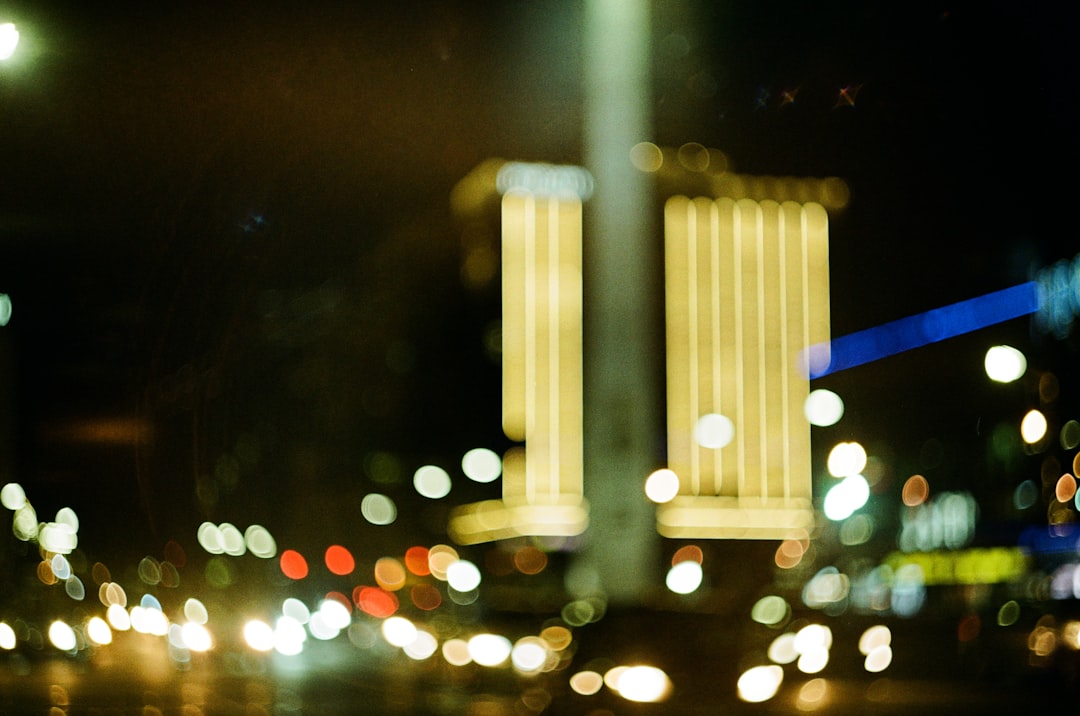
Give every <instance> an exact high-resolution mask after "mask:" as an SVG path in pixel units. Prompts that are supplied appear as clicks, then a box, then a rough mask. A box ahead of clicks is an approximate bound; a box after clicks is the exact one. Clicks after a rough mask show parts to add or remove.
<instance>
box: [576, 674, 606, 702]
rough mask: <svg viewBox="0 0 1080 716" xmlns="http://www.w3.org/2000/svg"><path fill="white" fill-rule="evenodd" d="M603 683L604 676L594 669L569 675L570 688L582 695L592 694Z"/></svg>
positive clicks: (598, 689)
mask: <svg viewBox="0 0 1080 716" xmlns="http://www.w3.org/2000/svg"><path fill="white" fill-rule="evenodd" d="M603 685H604V677H603V676H601V675H600V674H599V673H597V672H595V671H579V672H577V673H576V674H574V675H573V676H571V677H570V688H571V689H573V690H574V691H575V692H577V693H579V694H581V695H582V696H592V695H593V694H595V693H597V692H599V691H600V689H601V688H602V687H603Z"/></svg>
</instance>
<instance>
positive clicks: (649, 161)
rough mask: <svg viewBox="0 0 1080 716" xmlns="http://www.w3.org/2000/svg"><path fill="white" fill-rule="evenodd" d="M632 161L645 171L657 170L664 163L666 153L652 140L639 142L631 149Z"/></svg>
mask: <svg viewBox="0 0 1080 716" xmlns="http://www.w3.org/2000/svg"><path fill="white" fill-rule="evenodd" d="M630 163H631V164H633V165H634V168H635V169H637V170H638V171H643V172H655V171H657V170H659V169H660V167H662V166H663V165H664V153H663V151H662V150H661V149H660V147H658V146H656V145H655V144H653V143H652V142H638V143H637V144H635V145H634V146H633V147H632V148H631V149H630Z"/></svg>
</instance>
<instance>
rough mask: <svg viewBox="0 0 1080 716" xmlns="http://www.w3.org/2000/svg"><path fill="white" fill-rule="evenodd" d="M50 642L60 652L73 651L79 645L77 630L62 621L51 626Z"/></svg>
mask: <svg viewBox="0 0 1080 716" xmlns="http://www.w3.org/2000/svg"><path fill="white" fill-rule="evenodd" d="M49 641H50V642H51V643H52V645H53V646H55V647H56V648H57V649H59V650H60V651H72V650H74V649H75V647H76V646H77V645H78V643H79V642H78V637H76V635H75V630H74V629H72V628H71V627H70V626H68V625H67V624H66V623H65V622H62V621H60V620H57V621H54V622H53V623H52V624H50V625H49Z"/></svg>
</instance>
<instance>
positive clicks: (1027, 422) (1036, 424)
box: [1020, 410, 1046, 445]
mask: <svg viewBox="0 0 1080 716" xmlns="http://www.w3.org/2000/svg"><path fill="white" fill-rule="evenodd" d="M1020 437H1022V438H1023V439H1024V442H1026V443H1027V444H1028V445H1034V444H1035V443H1037V442H1039V441H1040V440H1042V439H1043V438H1044V437H1046V416H1045V415H1043V414H1042V413H1041V412H1039V411H1038V410H1029V411H1028V412H1027V415H1025V416H1024V419H1023V420H1021V421H1020Z"/></svg>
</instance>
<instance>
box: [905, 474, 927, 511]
mask: <svg viewBox="0 0 1080 716" xmlns="http://www.w3.org/2000/svg"><path fill="white" fill-rule="evenodd" d="M900 497H901V500H903V502H904V504H905V505H907V506H908V507H916V506H918V505H921V504H922V503H924V502H926V500H927V498H928V497H930V483H929V482H927V481H926V478H925V477H923V476H922V475H912V476H911V477H909V478H908V479H907V480H906V481H905V482H904V488H903V490H902V491H901V493H900Z"/></svg>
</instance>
